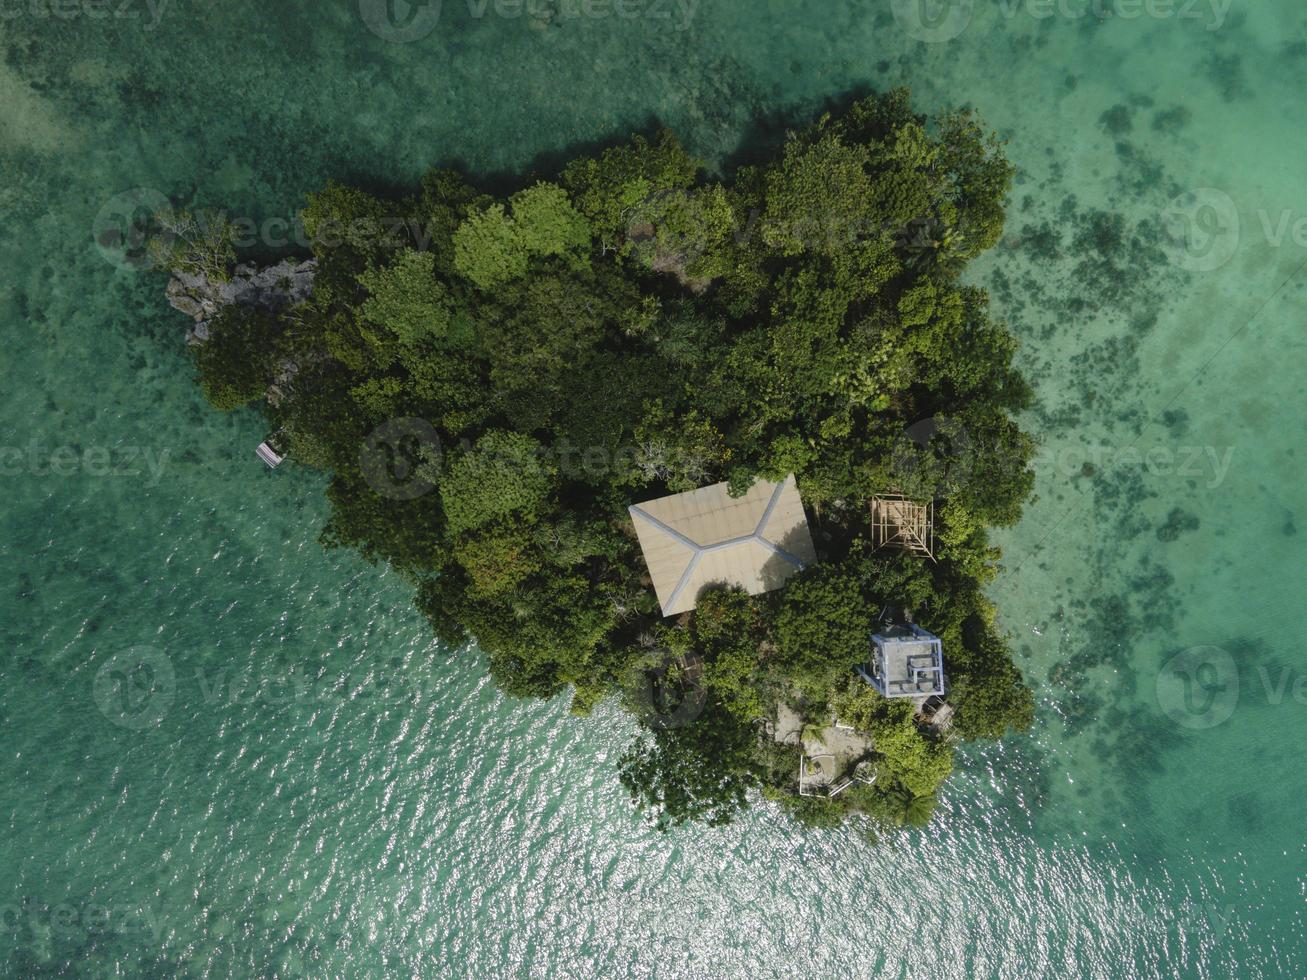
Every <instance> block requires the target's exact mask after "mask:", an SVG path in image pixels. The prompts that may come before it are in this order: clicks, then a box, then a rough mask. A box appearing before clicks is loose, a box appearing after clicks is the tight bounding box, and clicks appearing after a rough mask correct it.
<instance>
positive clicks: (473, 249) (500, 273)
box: [454, 183, 590, 290]
mask: <svg viewBox="0 0 1307 980" xmlns="http://www.w3.org/2000/svg"><path fill="white" fill-rule="evenodd" d="M510 203H511V211H510V210H506V209H505V208H504V206H503V205H501V204H491V205H490V206H489V207H487V208H486V209H485V210H484V211H479V212H475V213H473V214H471V215H469V216H468V218H467V220H465V221H464V222H463V223H462V224H461V225H459V226H458V229H457V230H456V231H455V232H454V268H455V269H457V270H458V273H459V275H461V276H464V277H465V278H467V279H470V280H471V281H472V282H473V283H475V284H476V285H477V287H478V288H480V289H483V290H491V289H494V288H495V287H496V286H498V285H500V284H502V283H505V282H509V281H510V280H513V279H520V278H522V277H523V276H524V275H526V271H527V267H528V265H529V263H530V261H531V259H533V258H547V257H550V256H560V257H564V258H566V259H567V260H568V262H569V264H571V265H572V266H574V267H584V266H585V264H586V252H587V251H588V249H589V246H590V226H589V223H588V222H587V221H586V219H585V217H584V216H583V215H582V214H581V213H580V212H579V211H577V209H576V208H575V207H573V205H572V203H571V201H569V200H568V198H567V192H566V191H564V190H563V189H562V188H561V187H558V186H557V185H554V184H545V183H540V184H536V185H535V186H534V187H529V188H527V189H526V190H524V191H519V192H518V193H517V194H514V195H513V197H512V198H511V199H510Z"/></svg>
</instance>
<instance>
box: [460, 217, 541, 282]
mask: <svg viewBox="0 0 1307 980" xmlns="http://www.w3.org/2000/svg"><path fill="white" fill-rule="evenodd" d="M529 258H530V256H529V255H528V254H527V251H526V249H524V248H522V245H521V242H520V241H519V239H518V236H517V229H516V228H514V227H513V222H512V219H511V218H509V217H508V213H507V211H506V210H505V209H504V206H503V205H502V204H492V205H490V207H488V208H486V209H485V210H484V211H479V212H477V213H475V214H472V215H469V216H468V218H467V220H466V221H464V222H463V223H462V224H461V225H459V226H458V230H457V231H455V232H454V268H455V269H457V270H458V274H459V275H461V276H463V277H464V278H466V279H470V280H471V281H472V282H474V283H476V285H477V286H478V287H480V288H481V289H487V290H489V289H494V288H495V286H497V285H499V284H500V283H501V282H507V281H509V280H510V279H519V278H521V277H522V276H524V275H526V268H527V262H528V259H529Z"/></svg>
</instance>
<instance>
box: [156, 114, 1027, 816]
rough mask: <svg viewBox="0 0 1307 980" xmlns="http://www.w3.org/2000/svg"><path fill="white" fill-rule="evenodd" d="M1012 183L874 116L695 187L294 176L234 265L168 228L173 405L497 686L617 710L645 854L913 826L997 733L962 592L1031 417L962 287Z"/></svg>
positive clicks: (1009, 350) (998, 686) (565, 171)
mask: <svg viewBox="0 0 1307 980" xmlns="http://www.w3.org/2000/svg"><path fill="white" fill-rule="evenodd" d="M1011 182H1012V168H1011V166H1010V165H1009V164H1008V162H1007V161H1006V160H1005V158H1004V156H1003V154H1002V151H1001V147H1000V144H999V143H998V141H997V140H996V139H995V138H994V137H993V136H992V135H991V134H988V133H987V132H986V131H985V130H984V129H983V128H982V126H981V125H980V124H979V123H978V122H977V120H976V119H975V118H973V116H972V115H971V114H970V113H968V112H957V113H952V114H948V115H945V116H942V117H941V118H937V119H927V118H924V117H923V116H921V115H918V114H917V113H914V112H913V110H912V107H911V104H910V101H909V97H908V93H907V92H906V91H903V90H896V91H893V92H890V93H888V94H884V95H878V96H871V97H867V98H863V99H860V100H857V101H854V102H852V103H851V104H849V105H847V107H846V108H844V109H843V110H841V111H839V112H837V113H836V112H832V113H828V114H827V115H824V116H823V117H821V118H820V119H818V120H816V121H815V123H814V124H813V125H811V126H810V127H809V128H807V129H806V130H803V131H797V132H791V133H790V134H788V136H787V137H786V139H785V140H784V142H783V144H782V145H780V146H779V147H778V148H776V150H775V152H774V153H773V154H772V155H771V157H770V158H769V159H767V160H765V161H764V162H761V163H757V164H753V165H742V166H739V167H738V168H736V169H735V170H734V172H733V173H731V174H729V175H728V177H727V178H724V179H720V180H718V179H712V178H711V177H710V176H709V175H707V174H705V172H704V168H703V166H702V165H701V163H700V162H699V161H698V160H696V159H694V158H693V157H691V156H690V155H688V154H687V153H686V152H685V150H684V149H682V147H681V145H680V144H679V143H678V141H677V139H676V137H675V136H674V135H673V134H672V133H669V132H661V133H657V134H651V135H649V136H637V137H634V138H632V139H631V140H630V141H629V142H626V143H624V144H621V145H615V146H612V147H610V148H608V149H605V150H603V151H602V152H598V153H595V154H593V155H588V156H583V157H580V158H578V159H574V160H572V161H571V162H570V163H568V164H567V165H566V166H565V167H563V168H562V170H561V172H560V173H553V174H545V175H537V174H531V175H527V176H525V177H523V178H522V179H521V180H520V181H518V183H517V184H516V186H515V188H514V189H512V190H511V192H508V193H503V194H494V193H488V192H487V191H486V190H485V189H483V188H481V189H479V188H478V186H477V184H476V182H475V181H474V180H473V179H471V178H470V177H469V176H467V175H465V174H461V173H457V172H454V171H451V170H445V169H442V170H433V171H432V172H430V173H429V174H428V175H427V176H426V177H425V178H424V179H423V180H422V183H421V186H420V188H418V189H416V190H415V191H414V193H413V194H412V195H411V196H408V197H405V198H403V199H399V200H396V199H382V198H379V197H377V196H374V195H371V194H369V193H366V192H364V191H362V190H358V189H353V188H350V187H346V186H340V185H335V184H332V185H329V186H327V187H326V188H325V189H324V190H322V191H321V192H320V193H317V194H315V195H313V196H312V197H311V198H310V199H309V201H308V202H307V207H306V209H305V210H304V212H303V214H302V221H303V227H304V230H305V232H306V233H307V236H308V240H309V242H310V247H311V251H312V257H311V258H308V257H305V259H304V261H302V262H282V263H281V264H280V265H278V266H276V267H274V268H272V269H270V270H269V269H264V270H255V269H253V267H251V266H248V265H246V266H238V265H237V263H236V259H237V255H236V249H235V248H234V247H233V244H232V242H233V236H232V234H231V229H230V228H229V227H228V226H227V225H226V224H225V223H224V222H223V221H213V220H201V217H200V216H197V215H195V214H188V213H185V212H181V213H177V214H173V213H169V214H168V215H165V216H160V217H159V222H158V223H159V227H160V228H161V229H162V230H163V231H164V232H166V234H162V235H161V236H160V237H159V239H158V241H157V243H156V252H157V255H158V257H159V258H160V259H161V260H162V261H164V262H165V263H166V265H167V267H168V268H170V269H171V270H172V271H173V273H174V278H173V281H172V283H171V285H170V287H169V293H170V296H171V297H172V299H173V302H174V305H176V306H177V307H178V308H179V309H183V310H185V311H186V312H187V313H190V314H191V315H192V316H193V317H194V318H195V320H196V321H197V323H196V326H195V328H194V329H193V330H192V334H191V339H192V344H193V351H194V355H195V360H196V364H197V369H198V376H199V383H200V384H201V385H202V387H203V390H204V392H205V394H206V396H207V397H208V399H209V400H210V401H211V402H212V403H213V405H215V406H216V407H217V408H219V409H222V410H236V409H240V408H242V407H245V406H252V405H257V406H258V409H259V410H260V411H261V412H262V413H263V414H264V416H265V417H266V420H267V432H268V438H267V441H266V442H265V444H264V445H263V446H260V447H259V452H260V455H261V456H262V457H263V458H264V460H265V461H266V462H268V463H269V465H276V464H279V463H280V462H281V461H282V460H283V459H288V460H290V461H293V462H294V463H297V464H301V465H304V466H309V467H313V468H315V469H319V470H321V471H323V472H324V473H325V474H326V476H327V478H328V480H329V483H328V486H327V491H326V492H327V497H328V499H329V501H330V507H331V516H330V519H329V521H328V523H327V525H326V527H325V529H324V530H323V532H322V540H323V542H324V543H325V544H326V545H327V546H329V547H342V548H352V549H356V550H357V551H358V552H359V553H361V554H362V555H363V556H364V557H365V558H367V559H368V560H369V561H372V562H376V563H384V564H385V565H388V566H389V567H390V568H391V569H393V570H394V571H395V572H396V573H397V574H399V575H401V576H403V577H404V578H405V579H406V580H408V581H410V582H411V583H412V585H413V587H414V589H415V594H416V602H417V605H418V607H419V608H420V609H421V610H422V612H423V613H424V614H425V615H426V616H427V617H428V618H429V620H430V622H431V625H432V627H433V629H434V631H435V634H436V635H437V636H438V637H439V638H440V639H441V640H442V641H443V642H444V643H446V644H448V645H450V646H451V648H466V649H468V650H470V651H475V650H478V649H479V651H480V653H481V654H483V655H484V657H485V659H486V661H487V662H488V665H489V670H490V672H491V674H492V676H493V678H494V680H495V682H496V683H497V685H498V686H499V688H500V690H502V691H503V692H504V693H506V694H508V695H511V696H514V697H532V698H554V697H558V696H560V695H563V694H567V695H569V696H570V698H571V705H572V711H573V712H575V713H576V714H578V715H586V714H589V713H590V712H591V711H592V710H593V709H594V708H595V706H596V705H598V704H599V703H600V702H601V701H603V700H605V699H608V698H613V699H617V700H619V701H620V702H621V704H622V705H623V706H624V707H626V708H627V709H628V710H629V711H630V712H631V713H632V714H633V715H634V716H635V718H636V719H638V721H639V723H640V732H639V735H638V736H637V737H636V739H635V741H634V742H633V743H632V744H631V745H630V746H629V747H628V748H627V749H626V751H625V752H624V754H623V755H622V757H621V759H620V762H619V767H620V778H621V782H622V783H623V785H624V786H625V787H626V788H627V789H628V790H629V791H630V793H631V796H632V798H633V799H634V800H635V801H636V803H637V804H639V805H640V806H641V807H644V808H646V809H647V810H648V812H649V813H650V816H651V817H652V819H654V820H655V821H656V822H657V824H658V826H660V827H663V828H666V827H668V826H671V825H674V824H679V823H682V822H685V821H687V820H699V821H705V822H707V823H709V824H721V823H725V822H727V821H729V820H731V818H732V817H733V816H734V815H735V814H737V813H738V812H739V811H740V810H741V808H743V807H745V806H747V805H748V802H749V800H750V799H752V798H754V797H755V795H761V796H762V797H764V798H766V799H769V800H774V801H776V802H777V803H779V804H780V805H782V806H783V807H785V808H786V809H787V810H788V811H789V812H791V813H792V814H793V815H794V816H795V817H796V818H798V819H800V820H801V821H803V822H804V823H807V824H811V825H818V826H830V825H835V824H838V823H839V822H840V821H841V820H842V819H843V818H844V816H845V815H847V814H850V813H862V814H866V815H867V816H869V817H870V818H871V819H872V821H874V824H873V826H881V825H883V826H894V825H901V824H918V825H919V824H922V823H924V822H926V821H927V820H929V818H930V815H931V813H932V811H933V809H934V807H935V805H936V800H937V795H938V791H939V790H940V788H941V786H942V785H943V784H944V782H945V781H946V780H947V778H948V776H949V773H950V771H951V769H952V766H953V754H954V750H955V748H956V746H957V744H958V743H959V742H960V741H965V740H974V739H996V738H999V737H1001V736H1003V735H1004V734H1005V733H1007V732H1009V731H1019V730H1022V729H1025V728H1028V727H1029V726H1030V724H1031V722H1032V718H1033V713H1034V702H1033V697H1032V694H1031V692H1030V689H1029V688H1028V687H1027V686H1026V684H1025V683H1024V681H1023V679H1022V677H1021V674H1020V671H1019V670H1018V669H1017V667H1016V666H1015V664H1014V663H1013V660H1012V656H1011V653H1010V651H1009V648H1008V645H1007V643H1006V641H1005V639H1004V637H1003V635H1002V633H1001V631H1000V630H999V628H998V627H997V626H996V623H995V615H996V611H995V609H994V607H993V605H992V604H991V603H990V601H989V600H988V599H987V598H986V596H985V594H984V589H985V586H986V585H987V583H989V582H990V581H991V580H992V578H993V576H994V575H995V574H996V571H997V563H998V560H999V553H998V550H997V549H996V548H995V547H994V546H993V545H992V544H991V543H990V540H989V537H988V529H990V528H992V527H997V526H1007V525H1012V524H1014V523H1015V522H1016V521H1017V520H1018V518H1019V516H1020V513H1021V507H1022V504H1023V502H1024V501H1025V500H1026V499H1027V497H1028V496H1029V494H1030V492H1031V488H1032V483H1033V475H1032V473H1031V470H1030V468H1029V465H1028V464H1029V461H1030V458H1031V456H1032V453H1033V442H1032V440H1031V438H1030V437H1029V436H1028V435H1027V434H1025V433H1023V432H1022V431H1021V430H1020V429H1019V427H1018V425H1017V423H1016V422H1015V420H1014V418H1013V414H1014V413H1015V412H1017V411H1019V410H1020V409H1022V408H1023V407H1024V406H1026V405H1027V404H1028V402H1029V400H1030V397H1031V395H1030V389H1029V387H1028V385H1027V384H1026V382H1025V381H1024V380H1023V379H1022V377H1021V376H1020V374H1019V373H1018V372H1017V371H1016V370H1015V368H1014V367H1013V363H1012V361H1013V354H1014V350H1015V346H1016V344H1015V341H1014V338H1013V337H1012V335H1011V334H1010V333H1009V331H1008V330H1007V329H1006V327H1005V325H1004V324H1002V323H1000V322H996V321H995V320H993V319H991V317H990V316H989V314H988V311H987V307H988V297H987V295H986V293H985V291H984V290H983V289H979V288H976V287H974V286H970V285H966V284H964V282H963V273H964V272H965V270H966V268H967V264H968V262H969V261H970V260H972V259H974V258H975V257H976V256H978V255H980V254H981V253H982V252H984V251H986V250H987V249H989V248H991V247H993V246H994V245H995V244H996V243H997V241H998V240H999V237H1000V235H1001V233H1002V227H1003V219H1004V199H1005V196H1006V194H1007V192H1008V190H1009V188H1010V186H1011ZM473 642H474V644H475V645H474V646H473Z"/></svg>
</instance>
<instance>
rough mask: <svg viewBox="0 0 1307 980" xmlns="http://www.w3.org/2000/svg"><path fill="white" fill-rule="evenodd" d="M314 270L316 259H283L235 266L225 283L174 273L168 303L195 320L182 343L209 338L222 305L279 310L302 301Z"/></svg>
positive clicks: (309, 290) (310, 286) (310, 288)
mask: <svg viewBox="0 0 1307 980" xmlns="http://www.w3.org/2000/svg"><path fill="white" fill-rule="evenodd" d="M317 270H318V262H317V260H316V259H308V260H305V261H297V260H295V259H285V260H283V261H281V262H278V263H277V264H276V265H270V266H267V267H265V268H262V269H261V268H259V267H258V266H255V265H251V264H248V263H246V264H242V265H238V266H236V268H235V269H234V270H233V271H232V274H231V278H230V279H228V280H227V281H225V282H214V281H213V280H211V279H210V278H209V277H208V276H206V275H204V274H203V273H199V274H191V273H186V272H176V273H174V274H173V277H172V281H171V282H169V283H168V290H167V294H168V304H169V305H170V306H171V307H172V308H173V309H175V310H178V311H179V312H181V313H185V314H186V315H187V316H189V317H190V318H191V319H192V320H194V321H195V325H194V326H193V327H191V329H190V331H189V332H188V333H187V334H186V342H187V343H190V344H201V343H203V342H204V341H206V340H208V339H209V323H210V322H211V321H212V320H213V318H214V317H215V316H217V315H218V311H219V310H221V309H222V308H223V307H224V306H230V305H231V304H233V303H236V304H239V305H241V306H254V307H260V308H262V309H266V310H281V309H285V308H286V307H288V306H295V305H296V304H299V303H303V302H304V301H305V300H307V299H309V298H310V297H311V296H312V295H313V279H314V276H315V275H316V274H317Z"/></svg>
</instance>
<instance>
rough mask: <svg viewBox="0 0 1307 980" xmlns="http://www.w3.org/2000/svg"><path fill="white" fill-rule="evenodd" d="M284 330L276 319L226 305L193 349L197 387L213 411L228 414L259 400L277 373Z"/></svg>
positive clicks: (268, 315) (258, 312)
mask: <svg viewBox="0 0 1307 980" xmlns="http://www.w3.org/2000/svg"><path fill="white" fill-rule="evenodd" d="M283 333H284V328H283V327H282V325H281V323H280V321H279V320H278V318H277V317H276V316H274V315H273V314H270V313H264V312H262V311H259V310H252V309H248V308H243V307H236V306H227V307H224V308H223V309H222V310H221V311H220V312H219V314H218V315H217V316H216V317H214V318H213V320H212V321H211V322H210V324H209V340H208V342H207V343H204V344H201V345H199V346H198V347H197V348H196V349H195V367H196V369H197V370H198V372H199V378H200V386H201V387H202V388H203V389H204V394H205V396H206V397H207V398H208V399H209V401H210V402H212V403H213V406H214V407H215V408H220V409H222V410H223V411H231V410H232V409H236V408H240V407H241V406H242V405H248V404H249V403H250V402H252V401H254V400H255V399H256V398H262V397H263V395H264V393H265V392H266V391H267V389H268V386H269V385H270V384H272V382H273V379H274V378H275V376H276V374H277V369H278V355H279V354H280V353H282V351H283V350H284V348H285V345H284V344H283V343H282V335H283Z"/></svg>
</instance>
